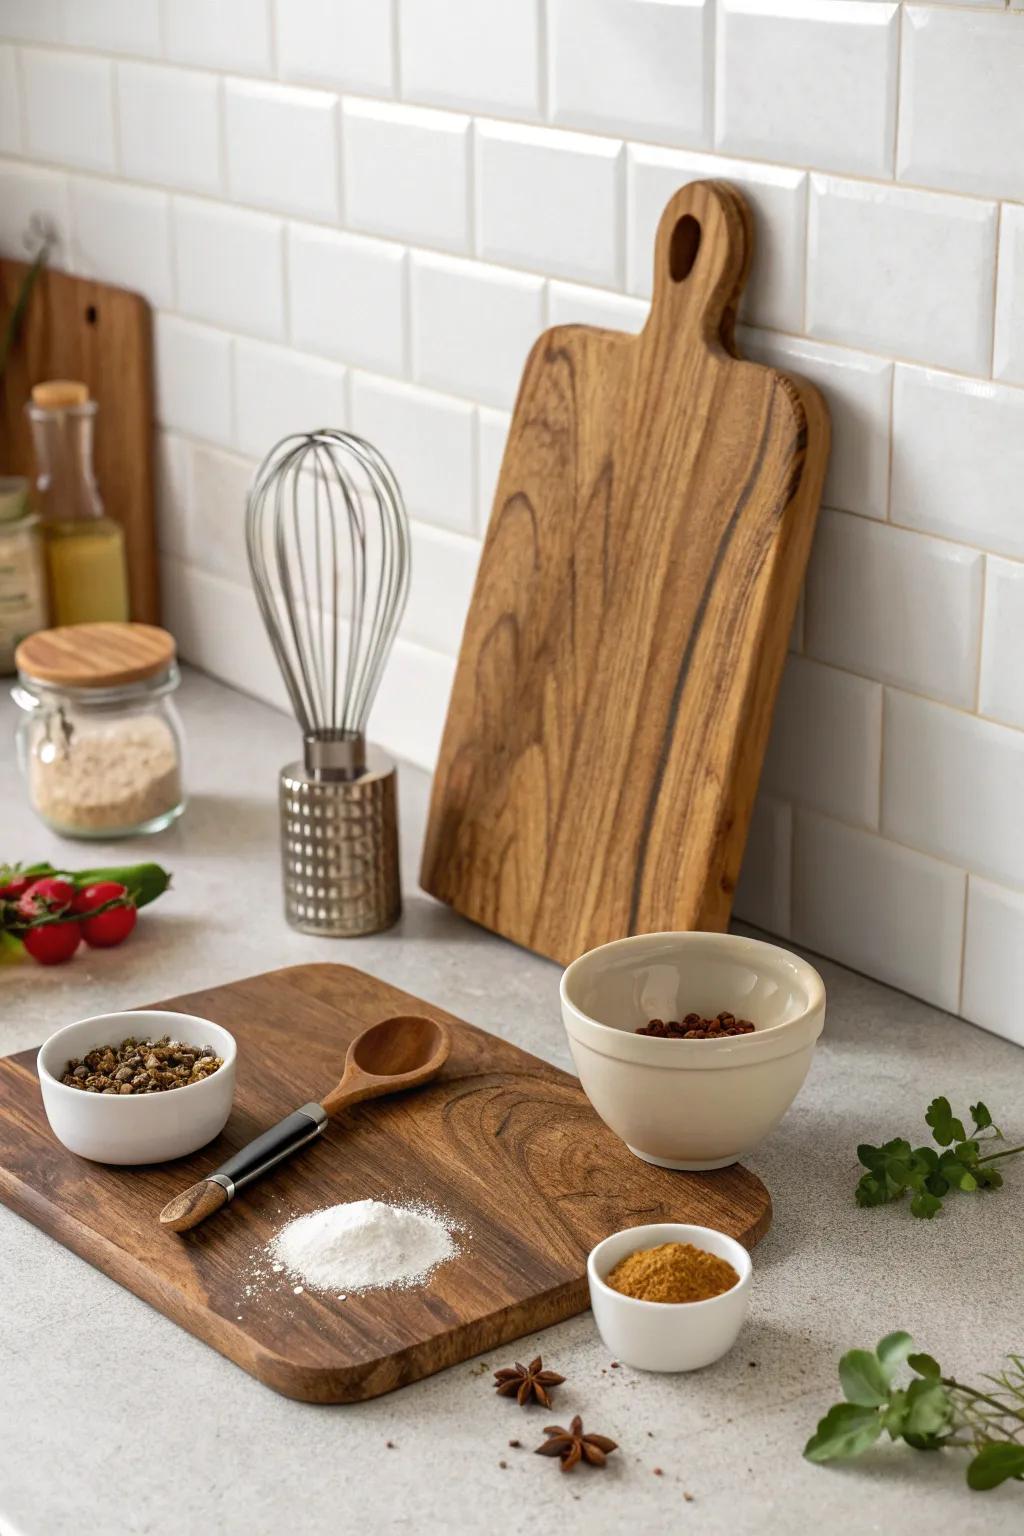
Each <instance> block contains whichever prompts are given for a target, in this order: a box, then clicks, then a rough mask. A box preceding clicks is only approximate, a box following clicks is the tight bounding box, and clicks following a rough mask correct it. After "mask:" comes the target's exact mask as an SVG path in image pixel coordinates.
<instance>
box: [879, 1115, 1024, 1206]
mask: <svg viewBox="0 0 1024 1536" xmlns="http://www.w3.org/2000/svg"><path fill="white" fill-rule="evenodd" d="M970 1115H971V1132H970V1135H968V1133H967V1131H966V1130H965V1129H964V1123H963V1121H962V1120H961V1119H959V1118H958V1117H957V1116H956V1115H954V1113H953V1110H952V1108H951V1106H950V1102H949V1100H948V1099H947V1098H937V1099H932V1102H931V1103H930V1104H929V1106H928V1108H927V1110H926V1111H925V1117H924V1118H925V1121H926V1123H927V1124H928V1125H930V1126H931V1131H932V1138H933V1140H934V1141H935V1142H936V1143H937V1145H938V1148H939V1149H941V1150H936V1148H935V1147H929V1146H924V1147H911V1145H910V1142H909V1141H907V1140H906V1139H905V1138H903V1137H897V1138H895V1139H894V1140H893V1141H887V1142H884V1143H883V1145H882V1146H880V1147H872V1146H870V1145H869V1144H868V1143H867V1142H864V1143H862V1144H861V1145H860V1146H859V1147H858V1148H857V1157H858V1159H859V1161H860V1162H861V1163H862V1164H863V1166H864V1167H865V1168H866V1169H867V1170H868V1171H867V1173H865V1174H862V1175H861V1178H860V1182H859V1183H858V1185H857V1189H856V1199H857V1204H858V1205H889V1204H891V1202H892V1201H894V1200H902V1199H903V1196H904V1195H906V1194H908V1193H909V1195H910V1209H911V1211H912V1212H913V1214H914V1215H915V1216H923V1217H927V1218H929V1219H930V1218H931V1217H932V1216H936V1215H937V1214H938V1212H939V1211H941V1209H942V1199H943V1196H944V1195H946V1194H948V1193H949V1191H950V1190H951V1189H959V1190H962V1191H963V1193H964V1194H972V1193H973V1192H974V1191H975V1190H978V1189H998V1188H999V1186H1000V1185H1001V1184H1002V1182H1003V1176H1002V1174H1001V1173H1000V1171H999V1169H998V1168H993V1167H992V1166H991V1165H992V1163H995V1162H998V1160H999V1159H1000V1158H1003V1157H1015V1156H1016V1155H1017V1153H1018V1152H1024V1146H1019V1147H1006V1148H1005V1149H1002V1150H1000V1151H998V1152H989V1151H987V1150H986V1148H987V1147H989V1146H991V1144H992V1143H993V1142H996V1141H1003V1140H1004V1137H1003V1133H1002V1131H1001V1130H1000V1129H999V1127H998V1126H997V1125H995V1124H994V1123H993V1120H992V1116H991V1115H990V1114H989V1112H988V1110H987V1108H986V1107H985V1105H984V1104H982V1103H981V1102H980V1100H979V1102H978V1103H977V1104H972V1105H971V1109H970ZM985 1132H987V1134H983V1133H985Z"/></svg>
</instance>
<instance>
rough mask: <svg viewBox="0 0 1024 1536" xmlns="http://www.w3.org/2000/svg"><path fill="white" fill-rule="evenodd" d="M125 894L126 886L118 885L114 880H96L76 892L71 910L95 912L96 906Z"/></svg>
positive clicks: (101, 905)
mask: <svg viewBox="0 0 1024 1536" xmlns="http://www.w3.org/2000/svg"><path fill="white" fill-rule="evenodd" d="M127 895H128V887H127V886H125V885H119V884H118V882H117V881H116V880H97V881H96V883H95V885H87V886H86V887H85V889H84V890H81V891H78V892H76V894H75V899H74V902H73V903H72V910H73V911H75V912H82V913H85V912H95V910H96V908H97V907H103V906H106V904H107V902H108V901H117V900H118V899H119V898H120V897H122V896H127Z"/></svg>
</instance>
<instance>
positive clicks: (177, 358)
mask: <svg viewBox="0 0 1024 1536" xmlns="http://www.w3.org/2000/svg"><path fill="white" fill-rule="evenodd" d="M154 341H155V365H156V409H157V419H158V421H159V422H160V423H161V425H163V426H165V427H172V428H173V429H174V430H175V431H177V432H186V433H188V435H189V436H190V437H202V438H205V439H206V440H207V441H208V442H214V443H230V442H231V440H232V435H233V434H232V406H231V341H230V339H229V337H227V336H225V335H223V333H222V332H220V331H211V330H210V329H209V328H208V327H207V326H205V325H193V324H192V323H191V322H190V321H188V320H179V319H178V318H177V316H176V315H164V314H158V315H157V316H156V329H155V337H154Z"/></svg>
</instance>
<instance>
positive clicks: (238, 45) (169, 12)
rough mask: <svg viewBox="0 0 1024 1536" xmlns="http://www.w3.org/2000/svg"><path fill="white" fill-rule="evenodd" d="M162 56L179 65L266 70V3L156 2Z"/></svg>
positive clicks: (238, 0)
mask: <svg viewBox="0 0 1024 1536" xmlns="http://www.w3.org/2000/svg"><path fill="white" fill-rule="evenodd" d="M160 4H161V8H162V13H163V15H162V20H163V35H164V53H165V54H166V55H167V57H168V58H169V59H174V60H175V61H176V62H178V63H182V64H201V65H203V66H204V68H206V69H231V70H237V71H238V72H239V73H240V74H246V75H253V74H267V73H268V72H269V70H270V64H271V53H270V4H269V0H160Z"/></svg>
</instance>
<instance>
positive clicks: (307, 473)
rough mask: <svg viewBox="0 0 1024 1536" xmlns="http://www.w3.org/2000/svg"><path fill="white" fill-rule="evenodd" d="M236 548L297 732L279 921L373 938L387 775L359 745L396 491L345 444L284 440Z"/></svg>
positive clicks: (383, 466) (283, 797)
mask: <svg viewBox="0 0 1024 1536" xmlns="http://www.w3.org/2000/svg"><path fill="white" fill-rule="evenodd" d="M246 547H247V549H248V554H249V568H250V570H251V572H252V579H253V586H254V587H255V590H256V597H257V600H258V602H259V606H260V612H261V613H262V615H263V622H264V624H265V625H266V628H267V633H268V635H269V636H270V643H271V645H272V647H273V650H274V655H275V657H276V658H277V663H278V666H279V667H280V669H281V676H282V677H283V678H284V682H285V686H286V688H287V690H288V695H289V698H290V699H291V703H292V708H293V709H294V711H295V718H296V720H297V721H298V723H299V726H300V728H301V730H302V741H303V757H302V761H301V762H296V763H292V764H290V765H289V766H288V767H287V768H284V769H282V770H281V777H280V804H281V834H282V859H283V874H284V898H285V914H286V916H287V918H288V921H289V922H290V923H291V924H292V926H293V927H295V928H300V929H302V930H303V932H306V933H319V934H334V935H339V936H354V935H356V934H360V933H373V932H375V931H376V930H377V929H380V928H386V927H388V926H390V924H391V923H393V922H394V921H395V920H396V919H397V917H398V915H399V913H400V911H401V895H400V886H399V878H398V813H397V787H396V770H395V765H394V764H393V763H392V762H391V761H390V759H388V758H387V757H385V755H384V754H383V753H382V752H380V751H379V750H378V749H377V748H376V747H373V746H368V745H367V741H366V723H367V719H368V717H369V714H370V710H371V708H372V706H373V701H374V699H375V697H376V695H377V690H378V688H379V686H380V681H381V678H382V676H383V673H384V668H385V666H386V664H387V660H388V657H389V655H390V653H391V646H392V643H393V641H394V638H395V632H396V630H397V629H398V625H399V622H400V620H401V617H402V612H403V610H404V608H405V602H406V597H407V596H408V591H409V563H410V546H409V520H408V517H407V515H406V511H405V505H404V503H403V501H402V495H401V492H400V490H399V488H398V482H397V481H396V480H395V477H394V475H393V473H392V472H391V469H390V468H389V466H388V464H387V463H386V461H385V460H384V459H383V458H382V456H381V455H380V454H379V453H378V452H377V450H376V449H375V448H374V447H373V446H372V445H371V444H370V443H367V442H365V441H364V440H363V439H362V438H360V437H355V436H353V435H352V434H351V433H348V432H340V431H334V430H326V429H325V430H322V431H319V432H308V433H295V434H293V435H292V436H290V437H286V438H283V439H282V440H281V442H279V443H278V444H277V446H276V447H275V448H272V449H271V451H270V453H268V454H267V456H266V458H265V459H264V460H263V462H262V464H261V465H260V467H259V469H258V470H257V471H256V474H255V477H254V479H253V483H252V487H251V489H250V491H249V497H248V502H247V506H246Z"/></svg>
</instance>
